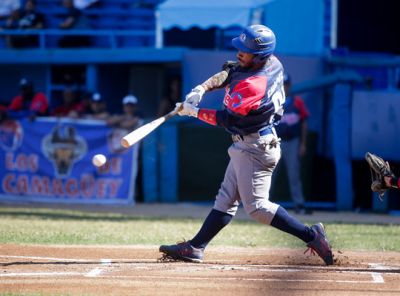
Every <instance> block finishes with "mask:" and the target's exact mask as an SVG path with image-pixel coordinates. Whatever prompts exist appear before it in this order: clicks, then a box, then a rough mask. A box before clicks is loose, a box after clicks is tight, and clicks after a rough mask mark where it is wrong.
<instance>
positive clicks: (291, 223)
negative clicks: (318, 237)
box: [271, 206, 314, 243]
mask: <svg viewBox="0 0 400 296" xmlns="http://www.w3.org/2000/svg"><path fill="white" fill-rule="evenodd" d="M271 226H273V227H275V228H278V229H279V230H282V231H284V232H286V233H289V234H291V235H294V236H297V237H298V238H299V239H301V240H302V241H304V242H305V243H308V242H310V241H312V240H313V239H314V231H313V230H312V229H311V228H310V227H308V226H306V225H304V224H303V223H301V222H300V221H299V220H297V219H296V218H295V217H292V216H290V215H289V214H288V212H286V210H285V209H284V208H282V207H281V206H280V207H279V208H278V210H277V211H276V213H275V216H274V218H273V219H272V221H271Z"/></svg>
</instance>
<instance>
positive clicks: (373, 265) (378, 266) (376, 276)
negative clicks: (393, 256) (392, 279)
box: [368, 263, 385, 283]
mask: <svg viewBox="0 0 400 296" xmlns="http://www.w3.org/2000/svg"><path fill="white" fill-rule="evenodd" d="M368 265H369V266H370V267H371V268H374V269H375V270H383V269H385V266H383V265H382V264H380V263H369V264H368ZM371 276H372V280H373V281H374V283H384V282H385V280H384V279H383V276H382V274H380V273H378V272H372V273H371Z"/></svg>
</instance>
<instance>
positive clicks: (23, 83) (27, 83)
mask: <svg viewBox="0 0 400 296" xmlns="http://www.w3.org/2000/svg"><path fill="white" fill-rule="evenodd" d="M32 85H33V83H32V81H30V80H29V79H27V78H22V79H21V80H20V81H19V87H20V88H26V87H30V86H32Z"/></svg>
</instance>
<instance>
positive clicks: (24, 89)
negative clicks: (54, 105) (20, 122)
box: [7, 78, 49, 120]
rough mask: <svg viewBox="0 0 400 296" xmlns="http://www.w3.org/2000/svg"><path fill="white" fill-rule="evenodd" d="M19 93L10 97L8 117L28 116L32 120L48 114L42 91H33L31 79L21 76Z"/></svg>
mask: <svg viewBox="0 0 400 296" xmlns="http://www.w3.org/2000/svg"><path fill="white" fill-rule="evenodd" d="M19 86H20V91H21V92H20V94H19V95H18V96H16V97H15V98H13V99H12V101H11V103H10V105H9V106H8V112H7V113H8V116H9V117H10V118H22V117H29V119H31V120H33V119H35V117H36V116H46V115H47V114H48V109H49V103H48V100H47V97H46V95H45V94H44V93H42V92H35V90H34V87H33V83H32V81H30V80H28V79H26V78H23V79H21V81H20V83H19Z"/></svg>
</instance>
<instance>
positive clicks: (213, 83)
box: [121, 69, 229, 148]
mask: <svg viewBox="0 0 400 296" xmlns="http://www.w3.org/2000/svg"><path fill="white" fill-rule="evenodd" d="M228 72H229V69H224V70H223V71H221V72H218V73H217V74H214V75H213V76H211V77H210V78H208V79H207V80H206V81H205V82H204V83H203V84H205V85H207V87H208V89H213V88H218V87H219V86H221V85H222V84H223V83H224V82H225V80H226V78H227V77H228ZM179 111H180V110H172V111H171V112H169V113H168V114H166V115H164V116H161V117H160V118H157V119H155V120H153V121H151V122H149V123H147V124H145V125H143V126H141V127H139V128H137V129H135V130H134V131H132V132H130V133H129V134H127V135H126V136H124V137H123V138H122V139H121V145H122V147H124V148H129V147H131V146H132V145H135V144H136V143H137V142H139V141H140V140H141V139H143V138H144V137H146V136H147V135H148V134H150V133H151V132H152V131H154V130H155V129H156V128H158V127H159V126H160V125H161V124H163V123H164V122H166V121H167V120H168V119H170V118H171V117H173V116H175V115H176V114H178V112H179Z"/></svg>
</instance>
